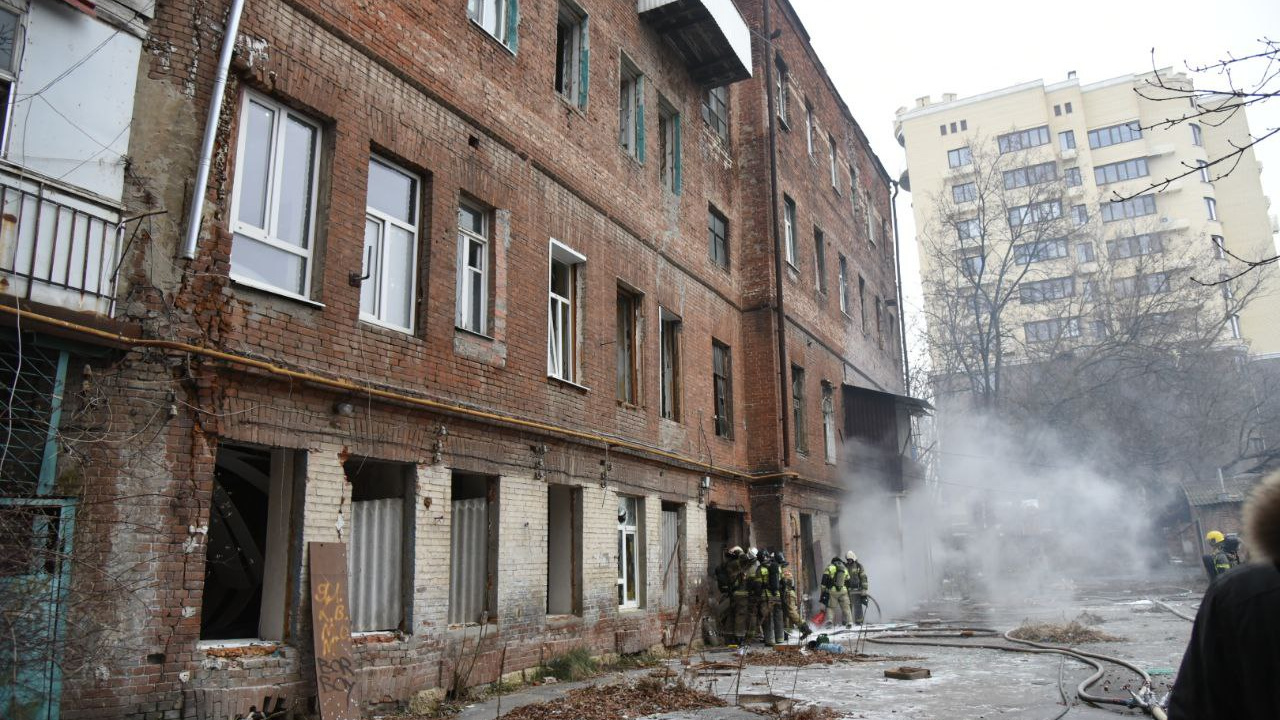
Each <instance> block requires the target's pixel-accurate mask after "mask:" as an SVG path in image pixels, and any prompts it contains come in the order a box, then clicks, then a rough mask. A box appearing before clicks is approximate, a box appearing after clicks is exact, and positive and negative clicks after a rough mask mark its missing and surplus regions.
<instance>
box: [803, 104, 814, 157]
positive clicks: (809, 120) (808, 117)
mask: <svg viewBox="0 0 1280 720" xmlns="http://www.w3.org/2000/svg"><path fill="white" fill-rule="evenodd" d="M804 142H805V146H806V147H807V148H808V150H809V157H813V106H812V105H810V104H809V103H808V101H805V104H804Z"/></svg>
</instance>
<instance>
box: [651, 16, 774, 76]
mask: <svg viewBox="0 0 1280 720" xmlns="http://www.w3.org/2000/svg"><path fill="white" fill-rule="evenodd" d="M636 10H637V11H638V12H639V13H640V19H641V20H643V21H644V22H645V23H646V24H648V25H649V27H650V28H652V29H653V31H654V32H656V33H658V34H659V35H661V36H662V37H664V38H666V40H667V44H668V45H670V46H671V48H672V49H673V50H675V53H676V55H677V56H678V57H679V58H680V60H681V61H682V62H683V63H684V64H685V66H686V67H688V68H689V73H690V74H691V75H692V76H693V79H694V80H696V81H697V82H699V83H700V84H702V85H703V86H704V87H719V86H721V85H728V84H730V83H735V82H738V81H739V80H746V79H747V78H749V77H751V31H750V30H749V29H748V28H747V23H746V22H745V21H744V20H743V19H742V15H740V14H738V9H737V8H736V7H734V6H733V2H732V0H637V2H636Z"/></svg>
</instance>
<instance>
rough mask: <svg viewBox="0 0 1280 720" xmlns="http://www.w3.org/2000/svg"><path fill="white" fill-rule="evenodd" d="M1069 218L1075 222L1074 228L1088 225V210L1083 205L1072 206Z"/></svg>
mask: <svg viewBox="0 0 1280 720" xmlns="http://www.w3.org/2000/svg"><path fill="white" fill-rule="evenodd" d="M1071 217H1072V218H1073V219H1074V220H1075V223H1076V226H1077V227H1078V226H1080V225H1088V224H1089V208H1087V207H1085V206H1084V205H1072V206H1071Z"/></svg>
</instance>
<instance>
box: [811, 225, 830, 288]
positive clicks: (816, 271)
mask: <svg viewBox="0 0 1280 720" xmlns="http://www.w3.org/2000/svg"><path fill="white" fill-rule="evenodd" d="M813 279H814V286H815V287H817V289H818V292H820V293H826V292H827V248H826V240H825V238H824V237H823V234H822V230H821V229H820V228H818V227H817V226H815V227H814V228H813Z"/></svg>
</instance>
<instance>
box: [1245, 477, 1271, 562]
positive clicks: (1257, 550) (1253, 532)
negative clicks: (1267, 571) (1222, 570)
mask: <svg viewBox="0 0 1280 720" xmlns="http://www.w3.org/2000/svg"><path fill="white" fill-rule="evenodd" d="M1244 528H1245V530H1244V531H1245V539H1246V541H1247V542H1248V543H1249V550H1250V552H1252V553H1253V555H1254V557H1255V558H1265V559H1270V560H1271V561H1273V562H1280V471H1277V472H1273V473H1271V474H1270V475H1268V476H1267V477H1266V478H1265V479H1264V480H1263V481H1262V483H1261V484H1259V485H1258V486H1257V487H1256V488H1254V489H1253V494H1252V495H1251V496H1250V497H1249V502H1248V503H1246V504H1245V506H1244Z"/></svg>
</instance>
